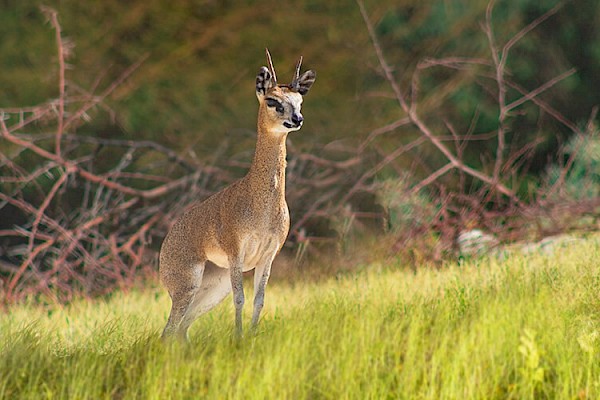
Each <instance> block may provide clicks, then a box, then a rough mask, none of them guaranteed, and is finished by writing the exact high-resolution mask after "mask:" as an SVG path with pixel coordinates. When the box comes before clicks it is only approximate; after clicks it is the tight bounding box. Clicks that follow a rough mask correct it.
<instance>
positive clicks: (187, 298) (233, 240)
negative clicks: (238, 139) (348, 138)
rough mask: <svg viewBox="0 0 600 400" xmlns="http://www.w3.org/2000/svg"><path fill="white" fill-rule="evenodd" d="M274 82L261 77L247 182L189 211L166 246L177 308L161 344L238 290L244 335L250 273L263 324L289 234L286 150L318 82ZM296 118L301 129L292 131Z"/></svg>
mask: <svg viewBox="0 0 600 400" xmlns="http://www.w3.org/2000/svg"><path fill="white" fill-rule="evenodd" d="M269 64H270V57H269ZM270 67H271V68H272V66H271V65H270ZM298 69H299V66H298ZM274 76H275V73H274V70H269V69H267V68H266V67H262V68H261V70H260V71H259V74H258V75H257V79H256V95H257V98H258V101H259V109H258V127H257V128H258V129H257V135H258V136H257V143H256V152H255V156H254V160H253V162H252V165H251V167H250V170H249V171H248V173H247V175H246V176H245V177H244V178H242V179H241V180H239V181H237V182H235V183H233V184H232V185H230V186H228V187H226V188H225V189H223V190H222V191H220V192H218V193H216V194H214V195H213V196H211V197H209V198H208V199H206V200H204V201H202V202H199V203H198V204H196V205H194V206H193V207H191V208H190V209H188V210H187V211H186V212H185V213H184V214H183V215H182V216H181V217H180V218H179V219H178V220H177V221H176V222H175V224H174V225H173V227H172V228H171V230H170V232H169V233H168V234H167V236H166V237H165V240H164V242H163V244H162V247H161V251H160V277H161V280H162V282H163V284H164V285H165V287H166V288H167V290H168V291H169V295H170V296H171V300H172V303H173V304H172V308H171V314H170V316H169V320H168V322H167V325H166V327H165V329H164V332H163V337H169V336H177V337H180V338H184V339H187V331H188V328H189V326H190V325H191V323H192V322H193V321H194V320H195V319H196V318H197V317H198V316H199V315H201V314H202V313H204V312H207V311H208V310H210V309H211V308H213V307H214V306H216V305H217V304H219V303H220V302H221V301H222V300H223V299H224V298H225V297H226V296H227V295H228V294H229V292H230V291H231V290H232V289H233V292H234V296H233V297H234V305H235V308H236V330H237V333H238V334H241V332H242V321H241V310H242V307H243V304H244V292H243V287H242V272H243V271H248V270H251V269H255V279H254V286H255V299H254V313H253V316H252V323H253V325H255V324H256V323H258V319H259V316H260V311H261V309H262V306H263V302H264V291H265V286H266V284H267V281H268V278H269V274H270V270H271V264H272V262H273V259H274V258H275V256H276V255H277V253H278V252H279V251H280V249H281V247H282V246H283V243H284V242H285V239H286V237H287V234H288V230H289V226H290V219H289V212H288V207H287V203H286V201H285V168H286V161H285V158H286V145H285V142H286V138H287V135H288V133H289V132H291V131H295V130H298V129H300V127H301V123H302V116H301V114H300V108H301V104H302V95H301V94H300V93H303V94H306V92H307V91H308V89H309V88H310V86H311V85H312V83H313V82H314V79H315V74H314V72H312V71H308V72H306V73H304V74H303V75H302V76H298V73H296V75H295V78H294V81H293V83H296V85H281V86H278V85H277V82H276V81H275V79H274ZM298 82H299V83H298ZM298 87H300V88H302V90H299V89H298ZM292 88H293V89H292ZM266 98H270V99H276V100H277V101H279V102H280V103H281V104H282V105H283V108H284V112H283V113H278V112H277V111H276V110H275V109H274V108H273V107H269V106H267V104H266V101H265V99H266ZM292 117H295V118H296V121H297V120H298V119H300V122H299V123H297V126H294V127H293V128H290V127H289V125H291V124H293V123H292V122H291V121H294V118H292ZM284 123H287V126H286V125H284Z"/></svg>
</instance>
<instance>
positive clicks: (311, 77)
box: [296, 70, 317, 96]
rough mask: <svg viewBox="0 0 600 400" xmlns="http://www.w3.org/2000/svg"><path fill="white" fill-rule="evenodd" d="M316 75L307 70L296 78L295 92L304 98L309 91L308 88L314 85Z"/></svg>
mask: <svg viewBox="0 0 600 400" xmlns="http://www.w3.org/2000/svg"><path fill="white" fill-rule="evenodd" d="M316 78H317V73H316V72H315V71H313V70H308V71H306V72H305V73H303V74H302V75H300V77H299V78H298V82H297V89H296V90H297V91H298V93H300V94H301V95H302V96H304V95H305V94H306V93H308V91H309V90H310V87H311V86H312V85H313V83H315V79H316Z"/></svg>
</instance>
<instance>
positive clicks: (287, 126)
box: [283, 121, 302, 129]
mask: <svg viewBox="0 0 600 400" xmlns="http://www.w3.org/2000/svg"><path fill="white" fill-rule="evenodd" d="M283 126H285V127H286V128H288V129H300V127H301V126H302V121H300V122H298V123H297V124H294V123H292V122H288V121H284V122H283Z"/></svg>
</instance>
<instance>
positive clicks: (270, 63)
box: [265, 48, 277, 85]
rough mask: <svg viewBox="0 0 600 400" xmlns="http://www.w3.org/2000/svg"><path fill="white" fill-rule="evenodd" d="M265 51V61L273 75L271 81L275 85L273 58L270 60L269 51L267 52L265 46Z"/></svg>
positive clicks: (275, 76)
mask: <svg viewBox="0 0 600 400" xmlns="http://www.w3.org/2000/svg"><path fill="white" fill-rule="evenodd" d="M265 51H266V53H267V63H268V67H269V72H271V75H273V82H274V83H275V85H277V75H275V68H273V60H271V53H269V49H267V48H265Z"/></svg>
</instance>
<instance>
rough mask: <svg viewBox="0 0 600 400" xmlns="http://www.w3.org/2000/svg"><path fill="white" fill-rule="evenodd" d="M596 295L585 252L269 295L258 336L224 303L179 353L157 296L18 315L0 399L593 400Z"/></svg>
mask: <svg viewBox="0 0 600 400" xmlns="http://www.w3.org/2000/svg"><path fill="white" fill-rule="evenodd" d="M248 286H250V285H248ZM599 294H600V246H599V245H598V243H597V242H593V241H588V242H585V243H579V244H575V245H573V246H572V247H569V248H562V249H557V251H556V252H555V254H554V255H552V256H545V255H530V256H527V257H525V256H520V255H515V256H513V257H510V258H508V259H507V260H505V261H497V260H479V261H472V262H468V263H466V264H464V265H462V266H447V267H444V268H442V269H433V268H428V267H423V268H418V269H417V272H416V273H413V272H410V271H408V269H407V268H403V267H402V266H401V265H371V266H370V267H369V268H365V269H364V271H363V272H360V273H358V274H351V273H348V274H346V275H344V276H343V277H338V278H337V279H333V278H330V279H327V280H325V281H322V282H317V283H315V282H314V281H313V282H311V283H304V284H302V283H299V284H295V285H287V284H279V285H271V286H270V287H269V289H268V292H267V304H266V307H265V312H264V318H263V320H262V322H261V325H260V326H259V328H258V332H256V333H255V334H250V333H247V334H246V336H245V337H244V338H243V339H242V340H241V341H236V340H234V338H233V337H232V332H233V329H232V328H233V313H232V311H233V306H232V305H231V304H230V303H231V302H230V301H225V302H224V304H222V305H221V306H219V307H218V308H217V309H215V310H213V311H212V312H210V313H209V314H207V315H205V316H203V317H202V318H201V319H200V320H199V321H198V322H197V323H196V324H195V325H194V326H193V327H192V330H191V332H190V337H191V344H190V345H184V346H180V345H178V344H172V345H167V346H165V345H163V344H162V343H161V342H160V341H159V340H158V336H159V333H160V330H161V328H162V327H163V325H164V323H165V321H166V318H167V315H168V307H169V300H168V297H167V296H166V295H165V294H164V293H163V291H162V290H161V289H160V288H159V287H152V288H148V289H147V290H145V291H144V292H133V293H128V294H122V293H121V294H115V295H114V296H113V297H112V298H111V299H110V300H106V301H94V302H84V301H81V302H77V303H75V304H73V305H71V306H69V307H67V308H64V309H54V310H52V311H48V310H43V309H40V308H39V307H36V306H33V305H23V306H19V307H16V308H14V309H13V310H11V312H10V313H8V314H7V315H3V316H2V319H1V321H0V349H1V354H0V397H2V398H11V399H12V398H36V399H37V398H78V399H84V398H90V399H97V398H98V399H100V398H107V399H108V398H110V399H112V398H144V399H145V398H148V399H167V398H174V399H177V398H182V399H187V398H219V399H221V398H242V397H244V398H258V399H263V398H273V399H282V398H286V399H298V398H305V399H314V398H325V399H329V398H330V399H339V398H355V399H366V398H373V399H381V398H406V399H419V398H423V399H425V398H427V399H440V398H447V399H466V398H477V399H492V398H498V399H504V398H514V399H527V398H551V399H555V398H564V399H572V398H598V397H599V396H600V362H599V359H598V356H599V350H600V297H599ZM247 297H248V298H251V297H250V296H247ZM250 304H251V301H248V304H247V306H246V308H247V311H248V313H247V315H246V319H245V322H248V321H249V315H250V308H251V307H250Z"/></svg>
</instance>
